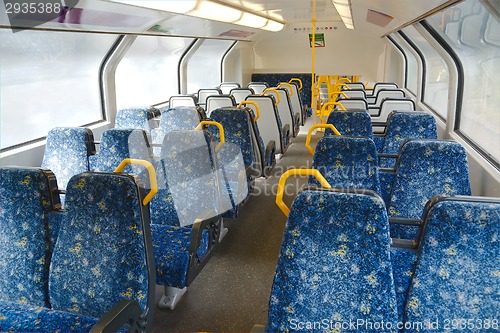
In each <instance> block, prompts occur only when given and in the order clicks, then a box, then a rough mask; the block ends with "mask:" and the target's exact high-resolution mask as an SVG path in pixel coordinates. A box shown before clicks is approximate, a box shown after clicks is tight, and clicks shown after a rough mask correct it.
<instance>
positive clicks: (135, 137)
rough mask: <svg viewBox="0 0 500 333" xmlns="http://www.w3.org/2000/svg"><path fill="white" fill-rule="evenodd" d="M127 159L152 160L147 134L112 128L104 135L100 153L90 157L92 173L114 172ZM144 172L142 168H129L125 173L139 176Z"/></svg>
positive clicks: (139, 131)
mask: <svg viewBox="0 0 500 333" xmlns="http://www.w3.org/2000/svg"><path fill="white" fill-rule="evenodd" d="M126 158H135V159H141V160H146V161H149V160H151V149H150V147H149V142H148V138H147V134H146V132H145V131H144V130H139V129H135V130H134V129H118V128H111V129H108V130H106V131H105V132H104V133H103V134H102V138H101V144H100V147H99V153H98V154H97V155H94V156H90V158H89V164H90V169H91V170H92V171H101V172H113V171H115V169H116V168H117V167H118V165H120V163H121V162H122V161H123V160H124V159H126ZM142 171H144V168H143V167H141V166H136V165H132V166H127V167H126V169H125V170H124V172H126V173H134V174H139V173H141V172H142Z"/></svg>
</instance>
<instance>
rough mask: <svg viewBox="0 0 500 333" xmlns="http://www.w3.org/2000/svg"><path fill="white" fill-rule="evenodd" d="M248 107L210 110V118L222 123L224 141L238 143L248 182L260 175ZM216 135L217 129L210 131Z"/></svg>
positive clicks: (257, 149) (257, 152) (257, 151)
mask: <svg viewBox="0 0 500 333" xmlns="http://www.w3.org/2000/svg"><path fill="white" fill-rule="evenodd" d="M249 111H250V109H246V110H245V109H244V108H242V109H240V108H219V109H216V110H214V111H213V112H212V114H211V119H212V120H214V121H216V122H218V123H220V124H222V126H223V127H224V135H225V138H226V142H230V143H233V144H236V145H238V147H239V148H240V150H241V153H242V155H243V161H244V164H245V168H246V171H247V172H246V174H247V179H248V180H249V182H252V180H253V179H254V178H255V177H260V176H261V167H260V162H259V156H257V155H260V151H259V148H258V147H256V146H255V145H256V141H255V139H254V138H253V136H254V134H253V133H252V131H253V129H252V123H251V122H252V119H251V116H250V114H249ZM211 133H212V134H214V135H215V136H216V137H217V136H218V133H219V132H218V131H211Z"/></svg>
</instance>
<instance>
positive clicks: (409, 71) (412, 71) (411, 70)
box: [392, 34, 418, 95]
mask: <svg viewBox="0 0 500 333" xmlns="http://www.w3.org/2000/svg"><path fill="white" fill-rule="evenodd" d="M392 37H393V38H395V39H396V40H397V41H398V45H399V46H400V47H401V49H402V50H403V52H404V54H405V56H406V73H405V75H406V86H405V88H406V89H408V90H409V91H411V92H412V93H413V94H414V95H417V92H418V62H417V58H416V57H415V55H414V54H413V53H412V52H411V51H410V46H409V45H408V44H407V42H406V41H405V40H404V39H403V38H401V37H400V36H399V35H394V34H393V36H392Z"/></svg>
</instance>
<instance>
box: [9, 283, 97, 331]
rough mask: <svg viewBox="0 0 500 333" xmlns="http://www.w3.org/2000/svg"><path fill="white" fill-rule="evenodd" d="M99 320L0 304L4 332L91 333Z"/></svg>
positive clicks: (36, 308) (31, 307)
mask: <svg viewBox="0 0 500 333" xmlns="http://www.w3.org/2000/svg"><path fill="white" fill-rule="evenodd" d="M76 283H77V282H76ZM97 320H98V318H93V317H90V316H83V315H79V314H76V313H71V312H67V311H56V310H52V309H49V308H45V307H37V306H33V305H27V304H16V303H5V302H0V331H2V332H30V333H40V332H68V333H69V332H75V333H78V332H89V331H90V330H91V329H92V327H93V326H94V325H95V323H97Z"/></svg>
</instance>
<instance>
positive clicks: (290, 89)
mask: <svg viewBox="0 0 500 333" xmlns="http://www.w3.org/2000/svg"><path fill="white" fill-rule="evenodd" d="M283 86H286V87H288V88H289V91H290V97H292V96H293V88H292V84H291V83H286V82H281V83H280V84H279V85H278V88H281V87H283Z"/></svg>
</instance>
